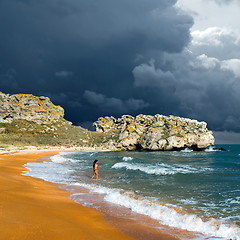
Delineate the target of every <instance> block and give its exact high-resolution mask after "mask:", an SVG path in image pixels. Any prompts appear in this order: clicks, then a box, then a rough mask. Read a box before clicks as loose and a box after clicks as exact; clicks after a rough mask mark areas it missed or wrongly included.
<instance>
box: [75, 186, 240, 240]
mask: <svg viewBox="0 0 240 240" xmlns="http://www.w3.org/2000/svg"><path fill="white" fill-rule="evenodd" d="M75 185H79V186H81V187H85V188H87V189H89V190H90V192H95V193H100V194H104V195H105V196H104V200H106V201H108V202H111V203H114V204H117V205H121V206H124V207H126V208H129V209H131V210H132V211H134V212H136V213H139V214H144V215H147V216H149V217H151V218H153V219H156V220H158V221H159V222H160V223H161V224H163V225H168V226H171V227H176V228H180V229H184V230H188V231H195V232H200V233H202V234H205V235H207V236H211V237H213V236H215V237H222V238H228V239H233V240H240V229H239V227H237V226H228V225H227V224H224V223H221V222H220V221H218V220H215V219H210V220H208V221H204V220H202V219H201V218H200V217H198V216H196V215H193V214H186V213H183V212H181V211H180V210H178V209H176V208H174V207H169V206H166V205H164V204H159V203H156V202H153V201H151V200H148V199H144V198H141V197H139V196H137V195H135V194H134V193H132V192H124V191H123V190H120V189H110V188H107V187H102V186H100V185H98V186H96V185H94V184H81V183H76V184H75Z"/></svg>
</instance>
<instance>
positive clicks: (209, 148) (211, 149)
mask: <svg viewBox="0 0 240 240" xmlns="http://www.w3.org/2000/svg"><path fill="white" fill-rule="evenodd" d="M204 151H205V152H217V151H218V150H217V149H214V147H213V146H210V147H208V148H206V149H205V150H204Z"/></svg>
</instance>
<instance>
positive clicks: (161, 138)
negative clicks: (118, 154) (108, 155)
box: [94, 114, 214, 151]
mask: <svg viewBox="0 0 240 240" xmlns="http://www.w3.org/2000/svg"><path fill="white" fill-rule="evenodd" d="M94 126H95V127H96V131H98V132H102V133H109V132H114V133H115V136H116V135H117V138H116V137H115V141H114V144H115V147H116V148H118V149H120V150H137V149H143V150H152V151H158V150H178V149H179V150H180V149H184V148H186V147H187V148H192V149H194V150H202V149H205V148H206V147H208V146H210V145H214V137H213V135H212V132H211V131H209V130H208V129H207V127H206V126H207V124H206V123H205V122H198V121H197V120H191V119H188V118H181V117H175V116H163V115H159V114H157V115H155V116H151V115H142V114H141V115H138V116H136V117H132V116H130V115H124V116H122V117H121V118H118V119H115V118H114V117H105V118H103V117H101V118H99V119H98V121H96V122H94ZM111 142H113V141H111Z"/></svg>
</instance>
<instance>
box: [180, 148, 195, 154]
mask: <svg viewBox="0 0 240 240" xmlns="http://www.w3.org/2000/svg"><path fill="white" fill-rule="evenodd" d="M180 152H184V153H188V152H193V150H192V149H191V148H185V149H183V150H181V151H180Z"/></svg>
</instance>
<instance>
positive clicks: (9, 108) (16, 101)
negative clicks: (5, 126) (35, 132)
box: [0, 92, 64, 124]
mask: <svg viewBox="0 0 240 240" xmlns="http://www.w3.org/2000/svg"><path fill="white" fill-rule="evenodd" d="M63 116H64V110H63V108H62V107H60V106H55V105H54V104H53V103H52V102H51V101H50V99H49V98H48V97H36V96H33V95H32V94H15V95H9V94H4V93H2V92H0V122H2V123H10V122H12V121H13V120H18V119H24V120H28V121H32V122H35V123H38V124H47V123H52V122H57V121H58V120H60V119H62V118H63Z"/></svg>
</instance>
